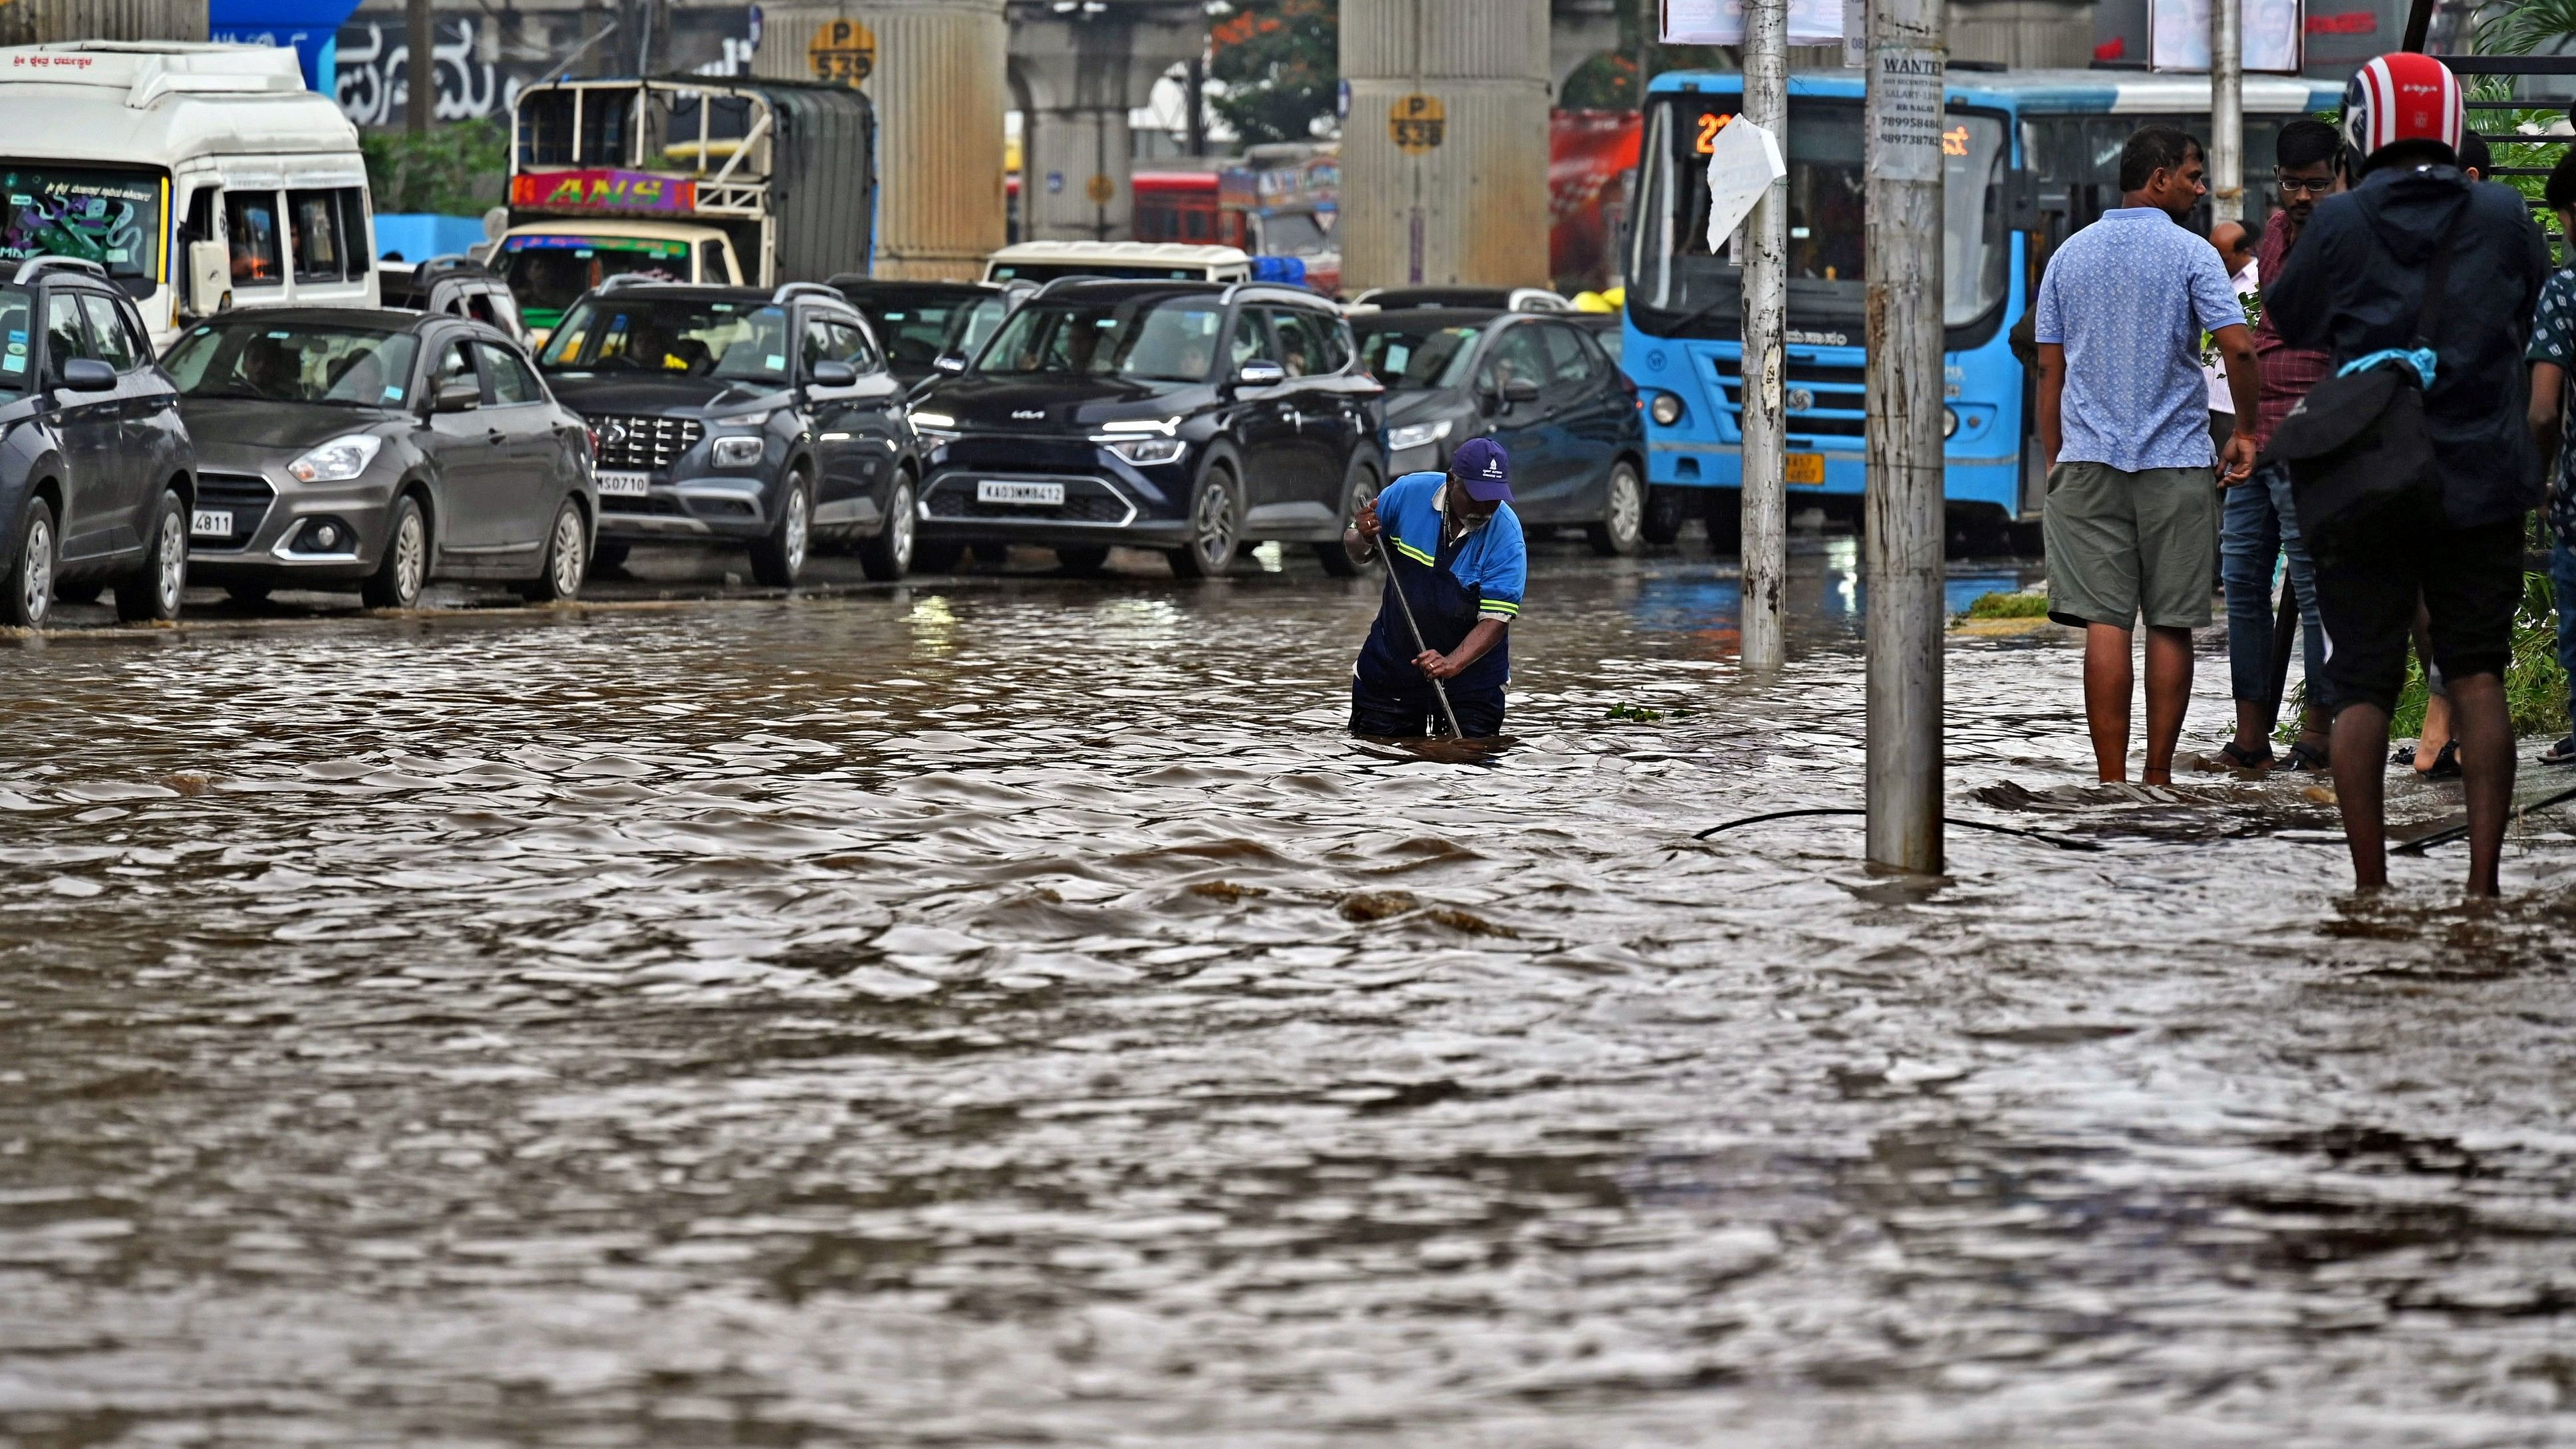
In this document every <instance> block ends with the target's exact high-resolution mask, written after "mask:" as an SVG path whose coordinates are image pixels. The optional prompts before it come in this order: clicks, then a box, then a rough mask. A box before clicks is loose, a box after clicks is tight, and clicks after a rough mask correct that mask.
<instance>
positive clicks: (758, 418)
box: [707, 408, 771, 428]
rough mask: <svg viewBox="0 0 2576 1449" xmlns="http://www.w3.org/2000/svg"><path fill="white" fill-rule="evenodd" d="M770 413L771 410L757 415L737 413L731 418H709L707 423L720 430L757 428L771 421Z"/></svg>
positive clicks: (763, 410) (762, 410) (765, 409)
mask: <svg viewBox="0 0 2576 1449" xmlns="http://www.w3.org/2000/svg"><path fill="white" fill-rule="evenodd" d="M770 412H771V409H768V408H763V409H761V410H760V411H759V412H756V413H735V414H734V415H733V416H732V417H729V418H709V419H708V420H707V421H709V422H711V423H713V424H715V425H716V426H717V427H719V428H756V427H759V426H760V425H761V424H763V423H766V422H768V421H769V414H770Z"/></svg>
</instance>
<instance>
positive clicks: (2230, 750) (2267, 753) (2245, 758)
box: [2218, 740, 2272, 770]
mask: <svg viewBox="0 0 2576 1449" xmlns="http://www.w3.org/2000/svg"><path fill="white" fill-rule="evenodd" d="M2218 758H2219V759H2220V760H2221V761H2222V762H2223V763H2224V764H2225V766H2226V767H2227V768H2228V769H2231V770H2268V769H2271V768H2272V751H2271V749H2270V747H2268V746H2266V747H2265V749H2264V751H2263V753H2261V754H2259V755H2253V754H2248V753H2246V752H2245V751H2243V750H2241V749H2238V748H2237V747H2236V742H2235V741H2234V740H2229V741H2228V742H2227V743H2225V744H2223V745H2220V746H2219V747H2218Z"/></svg>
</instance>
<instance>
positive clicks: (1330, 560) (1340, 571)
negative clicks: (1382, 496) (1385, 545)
mask: <svg viewBox="0 0 2576 1449" xmlns="http://www.w3.org/2000/svg"><path fill="white" fill-rule="evenodd" d="M1376 497H1377V472H1376V470H1374V469H1372V468H1370V467H1369V466H1368V465H1367V464H1366V463H1354V464H1352V465H1351V486H1350V488H1349V490H1348V491H1347V492H1345V493H1344V494H1343V495H1342V526H1343V527H1344V528H1348V527H1350V526H1351V521H1352V520H1353V519H1356V518H1358V517H1359V516H1360V510H1361V509H1362V508H1364V507H1366V506H1367V505H1368V504H1369V502H1370V501H1371V500H1372V499H1374V498H1376ZM1315 562H1317V563H1319V564H1322V565H1323V566H1324V572H1326V573H1328V574H1331V575H1332V576H1333V577H1334V578H1337V579H1347V578H1355V577H1357V576H1358V574H1359V572H1360V570H1361V569H1363V568H1366V567H1367V565H1366V564H1363V563H1360V562H1358V561H1357V560H1355V559H1353V558H1352V557H1351V554H1350V550H1348V549H1346V548H1344V547H1342V541H1341V540H1340V539H1338V538H1336V539H1334V540H1333V541H1332V542H1330V543H1319V544H1317V545H1315Z"/></svg>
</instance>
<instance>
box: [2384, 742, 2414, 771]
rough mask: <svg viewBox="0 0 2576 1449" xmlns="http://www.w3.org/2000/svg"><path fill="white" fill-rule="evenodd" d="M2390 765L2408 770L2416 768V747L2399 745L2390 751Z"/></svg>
mask: <svg viewBox="0 0 2576 1449" xmlns="http://www.w3.org/2000/svg"><path fill="white" fill-rule="evenodd" d="M2388 763H2390V764H2392V765H2404V766H2406V767H2407V768H2408V769H2413V768H2414V767H2415V747H2414V746H2413V745H2399V746H2398V747H2397V748H2395V749H2393V750H2390V751H2389V752H2388Z"/></svg>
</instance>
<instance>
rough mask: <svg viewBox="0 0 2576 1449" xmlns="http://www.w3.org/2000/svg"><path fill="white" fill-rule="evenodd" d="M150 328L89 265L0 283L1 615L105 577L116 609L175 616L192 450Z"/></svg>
mask: <svg viewBox="0 0 2576 1449" xmlns="http://www.w3.org/2000/svg"><path fill="white" fill-rule="evenodd" d="M149 335H150V334H148V333H146V332H145V331H144V330H143V319H142V318H141V317H139V316H137V315H136V314H135V311H134V303H133V301H132V299H130V298H128V297H127V296H126V295H125V294H124V293H123V292H122V291H120V290H118V289H117V288H116V287H114V286H112V285H110V284H109V283H108V281H107V279H106V274H105V273H104V272H103V271H101V270H100V268H99V267H98V266H97V265H96V264H94V263H90V262H81V261H72V260H67V259H64V258H57V257H37V258H34V259H32V260H29V261H26V262H22V263H20V264H19V265H18V267H17V269H16V271H15V273H14V274H13V275H12V277H11V279H10V280H9V281H8V282H7V283H5V284H0V548H5V549H6V552H5V553H0V624H8V625H15V626H16V627H19V628H22V629H33V628H39V627H41V626H42V625H43V624H44V622H45V620H46V618H47V617H48V616H49V615H51V613H52V612H53V602H54V599H55V598H56V597H57V596H58V595H59V596H60V597H62V598H65V599H72V600H77V601H80V602H84V603H85V602H87V601H89V600H90V599H94V598H96V597H97V596H98V593H99V590H100V588H101V587H102V586H104V585H110V584H112V585H114V586H115V589H116V612H117V615H118V617H120V618H124V619H127V620H134V621H140V620H147V619H175V618H177V617H178V616H179V599H180V594H181V593H182V591H183V590H184V589H185V588H186V585H187V577H188V517H189V512H190V509H191V507H192V506H193V504H194V501H195V498H196V492H197V483H196V455H195V452H194V450H193V449H192V448H191V447H190V445H189V441H188V430H187V427H186V425H185V424H184V423H182V422H181V421H180V418H179V393H178V389H177V388H175V387H173V386H172V385H171V382H170V378H169V375H168V374H166V373H164V372H163V371H162V370H161V368H160V366H159V365H158V364H156V363H155V362H154V361H153V360H152V346H151V343H150V341H149V340H148V339H149Z"/></svg>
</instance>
